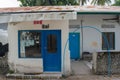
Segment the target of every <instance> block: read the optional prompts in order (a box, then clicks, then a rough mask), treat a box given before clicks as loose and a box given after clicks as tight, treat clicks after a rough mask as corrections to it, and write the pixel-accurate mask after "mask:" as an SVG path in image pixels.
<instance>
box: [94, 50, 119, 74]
mask: <svg viewBox="0 0 120 80" xmlns="http://www.w3.org/2000/svg"><path fill="white" fill-rule="evenodd" d="M110 53H111V65H110V67H111V73H112V74H119V73H120V52H110ZM92 69H93V72H94V73H96V74H107V72H108V52H97V53H93V68H92Z"/></svg>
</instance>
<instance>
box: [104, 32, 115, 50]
mask: <svg viewBox="0 0 120 80" xmlns="http://www.w3.org/2000/svg"><path fill="white" fill-rule="evenodd" d="M110 34H111V35H112V36H113V38H112V42H113V43H112V44H113V46H112V48H111V47H110V45H108V46H109V50H115V32H102V50H107V49H108V47H107V44H105V43H104V42H105V40H104V39H107V41H108V43H110V42H109V39H108V38H110V37H108V36H110ZM106 35H107V36H106Z"/></svg>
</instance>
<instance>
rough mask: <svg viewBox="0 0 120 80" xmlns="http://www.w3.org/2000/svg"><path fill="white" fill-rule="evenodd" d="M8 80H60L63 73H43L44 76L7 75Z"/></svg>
mask: <svg viewBox="0 0 120 80" xmlns="http://www.w3.org/2000/svg"><path fill="white" fill-rule="evenodd" d="M6 77H7V78H8V79H11V78H12V79H59V78H61V77H62V74H61V73H42V74H15V73H14V74H7V75H6Z"/></svg>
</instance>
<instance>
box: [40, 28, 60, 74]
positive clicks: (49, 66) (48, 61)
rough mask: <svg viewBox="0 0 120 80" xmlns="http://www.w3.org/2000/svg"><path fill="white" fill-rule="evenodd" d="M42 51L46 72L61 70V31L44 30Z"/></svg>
mask: <svg viewBox="0 0 120 80" xmlns="http://www.w3.org/2000/svg"><path fill="white" fill-rule="evenodd" d="M42 37H43V40H42V53H43V66H44V71H45V72H51V71H52V72H53V71H55V72H56V71H57V72H60V71H61V31H60V30H45V31H43V32H42Z"/></svg>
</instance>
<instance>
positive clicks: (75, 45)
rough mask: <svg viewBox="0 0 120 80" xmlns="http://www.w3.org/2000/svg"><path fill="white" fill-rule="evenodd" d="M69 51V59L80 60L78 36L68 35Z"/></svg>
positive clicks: (75, 34)
mask: <svg viewBox="0 0 120 80" xmlns="http://www.w3.org/2000/svg"><path fill="white" fill-rule="evenodd" d="M69 49H70V57H71V59H79V58H80V34H79V33H69Z"/></svg>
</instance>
